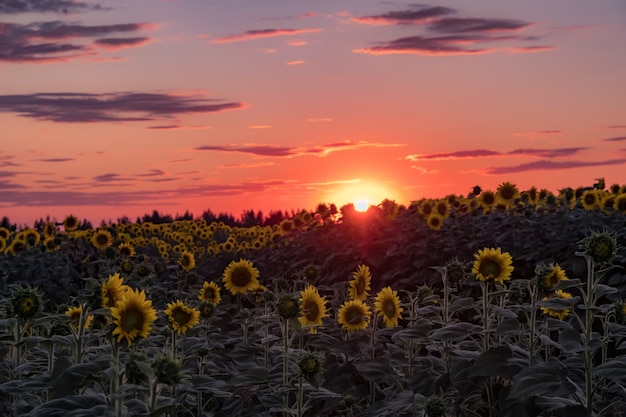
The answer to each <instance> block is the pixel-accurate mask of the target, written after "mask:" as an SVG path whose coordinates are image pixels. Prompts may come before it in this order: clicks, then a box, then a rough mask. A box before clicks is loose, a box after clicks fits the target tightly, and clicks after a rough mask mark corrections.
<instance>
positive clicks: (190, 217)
mask: <svg viewBox="0 0 626 417" xmlns="http://www.w3.org/2000/svg"><path fill="white" fill-rule="evenodd" d="M176 220H193V214H191V213H190V212H189V210H185V214H183V215H182V216H181V215H180V214H177V215H176Z"/></svg>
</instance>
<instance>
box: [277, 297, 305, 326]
mask: <svg viewBox="0 0 626 417" xmlns="http://www.w3.org/2000/svg"><path fill="white" fill-rule="evenodd" d="M299 302H300V301H299V299H298V296H297V295H295V294H292V293H282V294H280V295H279V296H278V299H277V300H276V311H277V312H278V315H279V316H280V317H282V318H284V319H286V320H291V319H295V318H296V317H298V314H299V313H300V304H299Z"/></svg>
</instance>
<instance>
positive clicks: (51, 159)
mask: <svg viewBox="0 0 626 417" xmlns="http://www.w3.org/2000/svg"><path fill="white" fill-rule="evenodd" d="M75 160H76V159H74V158H44V159H36V161H38V162H69V161H75Z"/></svg>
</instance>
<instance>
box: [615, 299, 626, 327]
mask: <svg viewBox="0 0 626 417" xmlns="http://www.w3.org/2000/svg"><path fill="white" fill-rule="evenodd" d="M613 307H614V308H615V321H617V322H618V323H619V324H622V325H624V324H626V302H624V300H619V301H616V302H615V303H614V304H613Z"/></svg>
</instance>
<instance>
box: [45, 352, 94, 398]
mask: <svg viewBox="0 0 626 417" xmlns="http://www.w3.org/2000/svg"><path fill="white" fill-rule="evenodd" d="M68 363H69V359H67V357H63V356H62V357H60V358H58V359H57V360H56V361H55V363H54V367H53V369H52V381H51V385H52V390H53V392H54V395H55V396H56V397H64V396H67V395H70V394H72V393H73V392H74V391H75V390H77V389H79V388H82V387H83V386H84V385H85V382H86V381H87V380H88V379H90V377H93V376H94V375H96V374H98V372H99V371H100V368H99V367H98V365H97V364H95V363H78V364H76V365H71V366H68Z"/></svg>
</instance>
